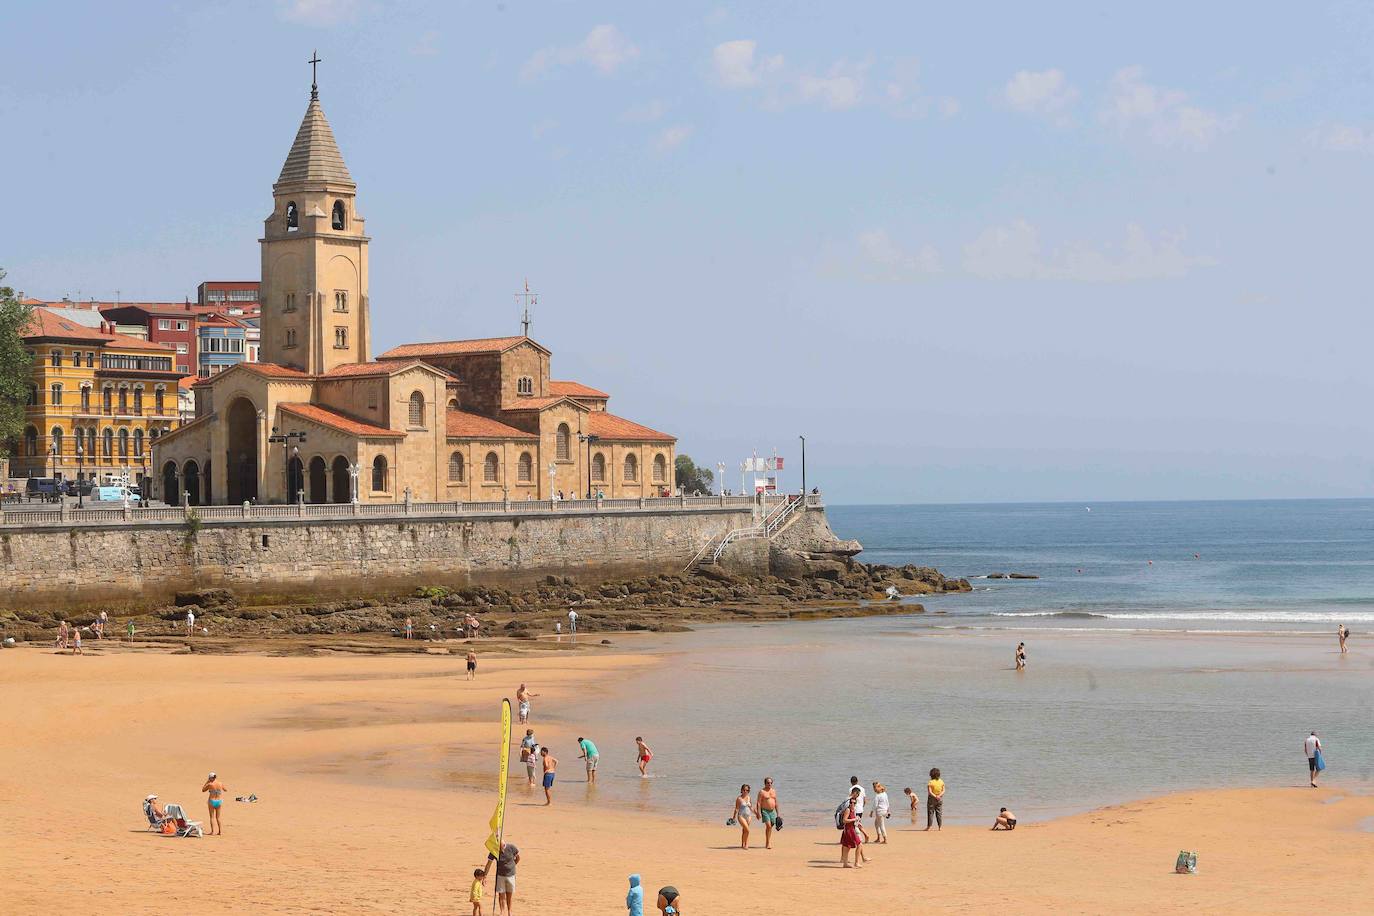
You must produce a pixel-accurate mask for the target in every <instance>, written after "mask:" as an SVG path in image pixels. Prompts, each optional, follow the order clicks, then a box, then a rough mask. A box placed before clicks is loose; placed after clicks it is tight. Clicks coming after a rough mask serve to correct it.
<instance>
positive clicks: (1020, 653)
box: [1016, 642, 1026, 671]
mask: <svg viewBox="0 0 1374 916" xmlns="http://www.w3.org/2000/svg"><path fill="white" fill-rule="evenodd" d="M1016 670H1017V671H1025V670H1026V644H1025V643H1023V642H1019V643H1017V644H1016Z"/></svg>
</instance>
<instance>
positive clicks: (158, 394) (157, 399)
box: [153, 385, 166, 415]
mask: <svg viewBox="0 0 1374 916" xmlns="http://www.w3.org/2000/svg"><path fill="white" fill-rule="evenodd" d="M165 397H166V391H164V390H163V388H162V386H161V385H158V386H157V388H156V389H154V390H153V412H154V413H156V414H159V415H160V414H161V413H162V407H163V403H164V398H165Z"/></svg>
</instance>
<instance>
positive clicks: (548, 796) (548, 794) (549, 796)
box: [539, 745, 558, 808]
mask: <svg viewBox="0 0 1374 916" xmlns="http://www.w3.org/2000/svg"><path fill="white" fill-rule="evenodd" d="M539 758H540V759H541V760H543V761H544V807H546V808H547V807H548V806H549V805H552V804H553V778H554V776H556V775H557V774H558V758H557V757H555V756H554V755H553V754H550V753H549V748H548V746H547V745H545V746H544V747H541V748H540V749H539Z"/></svg>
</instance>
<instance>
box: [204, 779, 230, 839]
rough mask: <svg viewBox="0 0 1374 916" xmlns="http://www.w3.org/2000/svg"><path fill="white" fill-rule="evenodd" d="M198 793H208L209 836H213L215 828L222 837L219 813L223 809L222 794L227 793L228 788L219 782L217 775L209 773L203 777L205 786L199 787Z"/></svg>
mask: <svg viewBox="0 0 1374 916" xmlns="http://www.w3.org/2000/svg"><path fill="white" fill-rule="evenodd" d="M200 791H202V792H209V793H210V798H209V799H208V804H209V808H210V836H214V835H215V828H216V827H218V828H219V835H220V836H224V825H223V824H222V823H220V819H219V812H220V809H221V808H222V807H224V793H225V792H227V791H229V790H228V788H227V787H226V786H225V785H224V783H222V782H220V781H219V776H218V775H216V774H214V773H211V774H210V775H209V776H207V777H205V785H203V786H201V787H200Z"/></svg>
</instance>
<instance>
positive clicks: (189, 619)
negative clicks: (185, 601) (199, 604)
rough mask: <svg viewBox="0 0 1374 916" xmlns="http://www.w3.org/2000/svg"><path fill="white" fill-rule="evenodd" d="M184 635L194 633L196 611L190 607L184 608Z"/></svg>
mask: <svg viewBox="0 0 1374 916" xmlns="http://www.w3.org/2000/svg"><path fill="white" fill-rule="evenodd" d="M186 635H187V636H195V635H196V612H195V611H193V610H191V609H190V608H187V609H186Z"/></svg>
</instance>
